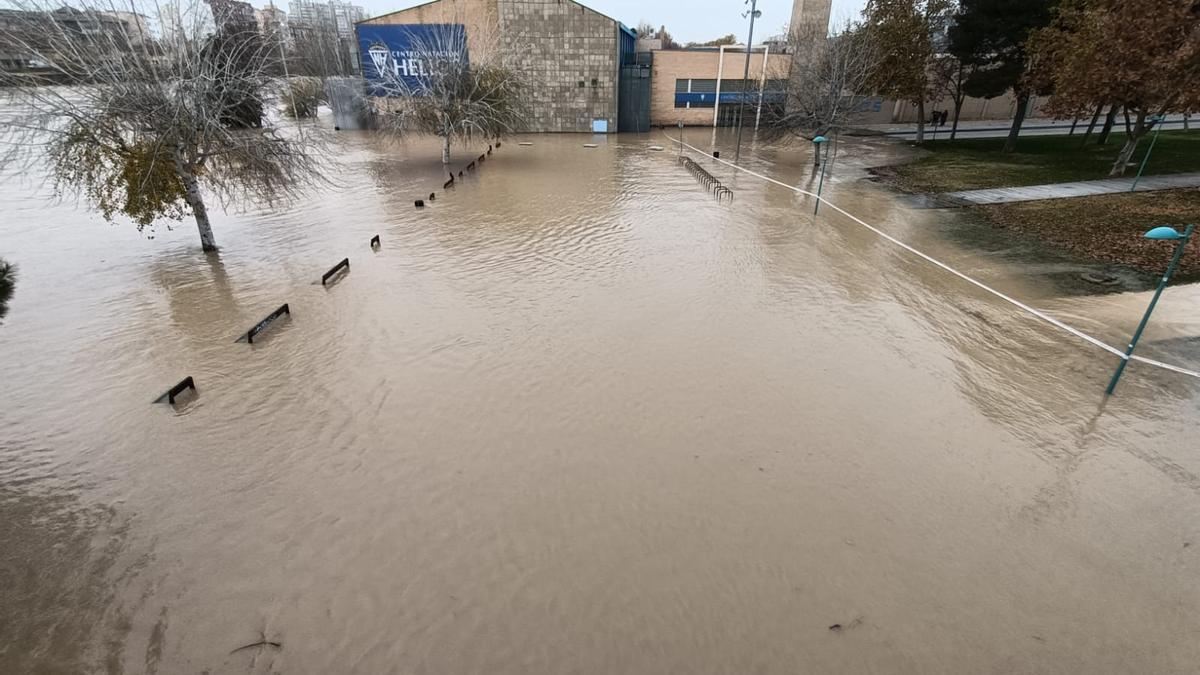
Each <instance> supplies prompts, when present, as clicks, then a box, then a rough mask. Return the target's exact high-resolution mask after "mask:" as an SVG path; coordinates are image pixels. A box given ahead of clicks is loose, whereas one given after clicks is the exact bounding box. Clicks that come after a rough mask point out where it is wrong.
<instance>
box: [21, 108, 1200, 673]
mask: <svg viewBox="0 0 1200 675" xmlns="http://www.w3.org/2000/svg"><path fill="white" fill-rule="evenodd" d="M522 140H528V141H532V142H533V145H532V146H519V145H517V143H516V142H515V140H514V141H511V142H508V143H505V144H504V146H503V148H501V149H500V150H499V151H498V152H497V153H496V154H495V155H493V157H492V158H489V159H488V160H487V161H486V162H485V164H484V165H483V166H482V168H481V169H480V170H479V171H478V172H476V173H475V175H473V176H470V177H469V178H466V179H464V180H463V181H462V182H460V183H459V184H458V185H457V186H456V187H455V188H454V189H453V190H451V191H443V190H442V189H441V183H442V181H443V180H444V174H442V173H441V169H440V166H439V164H438V163H437V161H436V160H437V148H436V146H433V145H428V144H421V143H415V144H410V145H408V146H404V147H396V146H390V145H387V144H383V143H380V142H378V141H377V140H375V139H372V138H370V137H367V136H355V135H349V134H344V135H341V136H339V152H340V156H339V159H338V162H339V168H338V170H337V179H338V181H339V184H338V185H335V186H332V187H330V188H328V189H326V190H323V191H322V192H321V193H320V194H315V195H312V196H311V197H309V198H307V199H305V200H302V201H301V202H299V203H297V204H295V205H293V206H291V207H289V208H286V209H280V210H276V211H272V212H267V211H252V212H249V213H240V214H227V215H219V216H218V217H217V218H216V220H215V227H216V233H217V237H218V242H219V243H220V244H221V245H222V246H223V250H222V252H221V254H220V256H219V257H205V256H204V255H202V254H201V253H200V252H199V250H198V248H199V247H198V238H197V236H196V234H195V232H194V228H193V227H192V226H190V225H188V224H186V223H185V224H183V225H180V226H179V227H177V228H175V229H174V230H170V231H168V230H166V229H165V228H162V227H160V228H159V229H158V231H157V233H156V234H155V236H154V238H153V239H149V238H147V237H146V236H145V235H144V234H139V233H138V232H137V231H136V230H135V229H134V228H133V227H132V226H129V225H119V226H110V225H106V224H103V223H101V222H100V221H99V220H98V218H96V217H95V216H92V215H89V214H87V213H85V212H84V211H82V210H80V209H77V208H76V207H75V206H74V205H73V204H60V205H54V204H50V203H48V202H47V201H46V199H45V192H44V191H42V190H40V189H39V188H38V187H37V182H36V178H37V177H36V176H31V175H26V176H24V177H21V176H16V175H12V174H9V175H5V176H4V177H3V183H2V186H0V213H2V214H3V216H0V221H2V224H0V255H2V256H4V257H6V258H8V259H10V260H12V261H13V262H16V263H17V264H19V265H20V267H21V280H20V283H19V285H18V287H17V292H16V296H15V298H14V300H13V303H12V306H11V311H10V313H9V316H8V317H7V318H6V319H5V320H4V323H3V326H0V672H5V673H10V672H11V673H24V672H98V671H101V672H102V671H106V670H107V671H110V672H159V673H195V672H211V673H267V672H283V673H333V672H360V673H389V672H394V673H431V674H432V673H489V674H490V673H802V672H807V673H818V672H847V673H849V672H854V673H866V672H877V673H882V672H887V673H965V672H971V673H1080V672H1087V673H1130V672H1143V673H1193V672H1195V671H1196V668H1197V667H1198V666H1197V664H1198V663H1200V628H1198V626H1200V583H1198V582H1200V444H1198V442H1197V439H1198V438H1200V385H1198V383H1197V382H1196V381H1194V380H1188V379H1186V378H1184V377H1182V376H1179V375H1175V374H1171V373H1167V372H1162V371H1155V370H1152V369H1150V368H1148V367H1146V366H1143V365H1140V364H1135V365H1133V366H1131V367H1130V369H1129V371H1128V376H1127V378H1126V380H1125V381H1124V382H1123V383H1122V388H1121V390H1120V392H1119V396H1118V397H1117V398H1115V399H1113V400H1112V401H1110V402H1109V403H1108V404H1107V405H1104V404H1103V403H1102V398H1101V395H1100V393H1101V391H1102V390H1103V387H1104V384H1105V382H1106V380H1107V377H1108V375H1109V373H1110V372H1111V369H1112V368H1113V366H1115V363H1114V362H1113V359H1112V358H1110V357H1108V356H1107V355H1105V354H1104V353H1103V352H1100V351H1098V350H1096V349H1094V348H1092V347H1090V346H1088V345H1086V344H1084V343H1082V342H1080V341H1077V340H1075V339H1074V338H1070V337H1069V336H1065V335H1062V334H1059V333H1057V332H1055V331H1054V330H1053V329H1051V328H1049V327H1047V326H1045V325H1044V324H1040V323H1037V322H1035V321H1032V320H1031V319H1030V318H1028V317H1026V316H1022V315H1020V314H1018V313H1016V311H1015V310H1013V309H1012V308H1011V307H1010V306H1009V305H1006V304H1003V303H1001V302H1000V301H998V300H996V299H995V298H993V297H992V296H989V295H986V294H984V293H982V292H981V291H978V290H976V289H973V288H972V287H971V286H968V285H967V284H965V283H963V282H962V281H961V280H958V279H956V278H954V277H952V276H949V275H948V274H946V273H945V272H943V271H941V270H938V269H936V268H934V267H931V266H930V265H928V264H927V263H924V262H921V261H919V260H917V259H915V258H913V257H912V256H910V255H908V254H906V253H903V252H902V251H899V250H898V249H896V248H895V247H894V246H893V245H891V244H889V243H887V242H885V241H883V240H881V239H880V238H878V237H877V236H875V235H874V234H872V233H870V232H868V231H866V230H864V229H862V228H861V227H859V226H858V225H855V224H854V223H852V222H851V221H849V220H847V219H845V218H843V217H841V216H837V215H835V214H833V213H832V212H831V211H829V212H823V213H822V215H821V216H819V217H816V218H814V217H813V215H812V205H811V203H809V202H807V201H806V200H805V199H804V198H803V197H800V196H797V195H795V194H794V193H792V192H790V191H788V190H785V189H782V188H779V187H773V186H769V185H767V184H764V183H763V182H761V181H759V180H757V179H754V178H752V177H749V176H738V175H734V174H733V173H732V172H731V171H730V170H729V169H728V168H727V167H723V166H720V165H717V164H715V163H713V162H711V160H703V159H702V158H699V157H697V159H701V161H702V164H703V165H704V166H706V167H707V168H708V170H709V171H711V172H712V173H713V174H714V175H716V176H717V177H718V178H720V179H721V180H722V181H724V182H725V183H726V184H727V185H729V186H730V187H732V188H733V189H734V191H735V193H736V198H735V199H734V201H733V202H732V203H722V204H718V203H717V202H716V201H715V200H714V199H713V198H712V197H711V196H710V195H708V194H706V193H705V191H704V189H703V188H702V187H701V186H700V185H699V184H697V182H696V181H695V180H694V179H693V177H692V176H691V175H690V174H689V173H688V172H687V171H685V170H684V169H682V168H681V167H680V166H679V165H678V164H677V162H676V158H675V153H676V152H677V149H673V148H671V147H670V144H669V142H667V141H666V139H665V138H664V137H663V136H661V135H652V136H642V137H638V136H631V137H624V136H622V137H606V138H596V139H593V138H590V137H585V136H571V135H564V136H536V137H530V138H528V139H522ZM689 140H690V141H691V142H694V143H698V144H703V145H704V146H705V147H707V146H708V144H709V143H710V142H711V141H712V137H711V135H710V134H707V133H704V132H696V131H691V130H689ZM716 140H717V144H718V147H719V148H721V149H722V150H723V151H724V153H723V154H724V155H725V156H729V155H731V154H732V153H731V152H730V150H731V148H730V146H729V140H730V139H728V138H726V137H720V138H717V139H716ZM592 141H594V142H596V143H597V144H598V147H596V148H585V147H583V144H584V143H586V142H592ZM652 144H662V145H666V146H667V147H668V149H667V151H666V152H654V151H651V150H649V146H650V145H652ZM476 152H477V150H476ZM894 152H896V151H895V150H892V149H890V147H889V146H886V145H883V144H881V143H880V142H877V141H864V142H863V144H862V145H844V146H843V147H842V149H841V150H840V154H839V158H838V163H837V165H836V166H835V169H834V172H833V175H832V176H831V178H830V179H829V180H827V183H826V190H827V192H828V194H829V195H831V196H832V197H833V198H834V199H835V200H837V201H838V202H839V203H840V204H841V205H843V206H844V207H845V208H847V209H848V210H850V211H852V212H854V213H855V214H857V215H859V216H860V217H862V218H864V219H866V220H867V221H869V222H872V223H876V224H878V225H879V226H881V227H883V228H884V229H886V230H887V231H888V232H890V233H892V234H894V235H896V236H898V237H900V238H902V239H904V240H906V241H909V242H912V243H913V244H915V245H917V246H919V247H920V248H922V249H924V250H927V251H929V252H930V253H931V254H933V255H936V256H937V257H939V258H942V259H944V260H946V261H947V262H949V263H951V264H953V265H955V266H957V267H959V268H961V269H963V270H964V271H966V272H968V273H970V274H972V275H974V276H976V277H978V278H980V279H981V280H983V281H985V282H986V283H989V284H992V285H994V286H996V287H998V288H999V289H1001V290H1003V291H1005V292H1007V293H1010V294H1012V295H1014V296H1016V297H1018V298H1020V299H1022V300H1024V301H1026V302H1029V303H1031V304H1033V305H1035V306H1037V307H1039V308H1043V309H1045V310H1047V311H1049V312H1051V313H1052V314H1054V315H1056V316H1058V317H1061V318H1063V319H1065V320H1068V321H1069V322H1071V323H1072V324H1074V325H1077V326H1079V327H1080V328H1082V329H1084V330H1086V331H1088V332H1091V333H1094V334H1096V335H1098V336H1099V337H1101V338H1103V339H1105V340H1107V341H1109V342H1111V343H1115V344H1123V343H1124V341H1125V340H1127V339H1128V335H1129V334H1130V333H1131V332H1132V330H1133V328H1134V326H1135V323H1136V321H1137V319H1138V317H1139V315H1140V312H1141V310H1142V308H1143V307H1144V305H1145V303H1146V301H1147V296H1146V295H1145V294H1142V293H1128V294H1117V295H1107V296H1103V297H1100V296H1097V297H1089V296H1086V295H1079V294H1078V293H1076V292H1072V293H1067V292H1065V291H1064V290H1063V288H1062V285H1061V284H1059V283H1057V281H1056V280H1057V279H1059V278H1062V277H1064V276H1065V277H1074V276H1075V272H1076V271H1077V270H1075V269H1074V268H1072V267H1071V265H1070V264H1069V263H1057V262H1052V263H1047V262H1045V260H1032V259H1029V258H1028V257H1027V256H1026V255H1025V254H1023V253H1020V252H1014V251H1012V250H1006V249H1002V248H997V247H994V246H993V247H978V246H971V245H968V244H965V243H960V242H963V241H964V240H966V239H969V238H970V237H964V236H961V234H962V228H964V227H969V226H968V225H964V224H963V223H960V222H958V221H956V220H955V218H956V217H957V216H955V215H954V214H948V213H942V212H938V211H930V210H911V209H908V208H906V207H904V206H902V205H901V204H900V203H899V202H898V201H897V200H896V199H894V198H893V197H891V196H889V195H888V194H887V193H885V192H883V191H881V190H880V189H878V188H876V187H874V186H872V185H869V184H866V183H863V182H860V181H858V180H857V178H858V177H859V176H860V175H861V173H860V171H859V169H860V168H861V166H863V165H864V164H869V163H874V164H882V163H887V162H889V161H894V160H895V156H894V155H893V153H894ZM747 154H748V155H750V158H749V159H748V160H747V164H749V165H752V166H754V167H756V168H757V169H759V170H761V171H763V172H765V173H767V174H769V175H771V176H773V177H776V178H778V179H780V180H783V181H785V182H788V183H790V184H794V185H799V186H806V185H811V184H812V180H813V179H812V176H811V175H810V172H811V168H810V161H809V158H808V157H807V156H806V155H805V151H803V150H785V149H779V148H769V147H755V148H753V149H751V150H750V151H749V152H748V153H747ZM468 159H469V155H468V153H466V152H465V151H464V152H461V153H459V159H457V160H456V164H458V165H465V164H466V162H467V161H468ZM434 190H436V191H437V193H438V197H437V200H436V201H435V202H433V203H431V204H430V205H429V206H428V207H427V208H425V209H424V210H416V209H414V208H413V200H414V199H415V198H417V197H419V196H427V195H428V193H429V192H431V191H434ZM375 234H379V236H380V237H381V239H382V244H383V245H382V248H381V249H380V250H379V251H378V252H376V253H373V252H371V250H370V249H369V248H368V245H367V242H368V240H369V239H370V237H371V236H373V235H375ZM347 256H348V257H349V258H350V262H351V268H350V273H349V275H347V276H346V277H344V278H343V279H342V280H341V281H340V282H338V283H336V284H335V285H332V286H330V287H328V288H325V287H322V286H321V285H320V283H319V279H320V276H321V274H322V273H323V272H324V271H325V270H326V269H328V268H329V267H331V266H332V265H333V264H335V263H336V262H337V261H338V260H340V259H342V258H343V257H347ZM1164 260H1165V254H1164ZM283 302H288V303H289V304H290V307H291V310H292V315H291V317H290V319H289V318H284V319H282V320H281V321H280V322H278V323H276V325H274V326H273V327H272V328H271V329H270V330H269V331H268V332H266V333H264V334H263V336H262V337H261V338H260V339H259V340H257V341H256V342H255V344H254V345H248V344H245V343H236V342H235V339H236V338H237V337H238V335H239V334H240V333H242V332H244V331H245V330H246V329H248V328H249V327H251V326H252V325H254V324H255V323H256V322H257V321H258V320H259V319H260V318H262V317H263V316H265V315H266V314H268V313H269V312H270V311H271V310H273V309H274V308H276V307H277V306H279V305H280V304H281V303H283ZM1198 302H1200V293H1198V292H1197V290H1196V288H1195V287H1192V288H1175V289H1171V290H1170V291H1169V292H1168V293H1167V295H1166V296H1165V298H1164V300H1163V304H1162V307H1161V310H1160V311H1161V313H1160V314H1158V315H1157V316H1156V318H1155V322H1154V324H1153V325H1152V327H1151V330H1150V331H1149V333H1148V335H1147V342H1146V343H1145V344H1144V353H1145V354H1146V355H1148V356H1155V357H1158V358H1164V359H1169V360H1171V361H1173V362H1179V363H1182V364H1186V365H1190V366H1191V367H1193V368H1195V367H1196V366H1197V365H1200V347H1198V346H1197V342H1196V340H1195V336H1196V335H1197V334H1200V312H1198V311H1197V307H1198V304H1197V303H1198ZM185 375H192V376H194V378H195V380H196V383H197V385H198V387H199V395H198V396H197V397H194V398H189V399H186V400H185V402H183V403H182V404H180V405H178V406H176V407H174V408H173V407H171V406H168V405H166V404H157V405H156V404H152V401H153V400H154V399H155V398H157V397H158V396H159V395H160V394H161V393H162V392H164V391H165V390H166V389H167V388H168V387H169V386H171V385H172V384H174V383H175V382H177V381H178V380H180V379H181V378H182V377H184V376H185ZM835 625H836V626H838V628H837V629H833V630H831V626H835ZM257 643H277V645H278V646H276V645H275V644H257ZM247 645H256V646H250V647H247V648H245V649H239V647H243V646H247Z"/></svg>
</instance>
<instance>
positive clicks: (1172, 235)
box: [1105, 225, 1196, 396]
mask: <svg viewBox="0 0 1200 675" xmlns="http://www.w3.org/2000/svg"><path fill="white" fill-rule="evenodd" d="M1195 230H1196V226H1195V225H1188V226H1187V229H1186V230H1185V231H1184V232H1183V234H1180V233H1179V230H1176V229H1175V228H1173V227H1156V228H1154V229H1153V230H1150V231H1149V232H1147V233H1146V238H1147V239H1157V240H1165V241H1178V242H1179V246H1178V247H1177V248H1176V249H1175V256H1174V257H1173V258H1171V264H1170V265H1168V266H1167V271H1166V273H1165V274H1163V277H1162V280H1161V281H1159V282H1158V289H1157V290H1155V291H1154V297H1153V298H1151V299H1150V306H1149V307H1147V308H1146V314H1145V315H1144V316H1143V317H1142V322H1141V323H1140V324H1138V327H1137V330H1136V331H1134V333H1133V339H1132V340H1130V341H1129V347H1128V348H1127V349H1126V350H1125V358H1123V359H1121V362H1120V363H1119V364H1117V372H1115V373H1113V376H1112V380H1110V381H1109V383H1108V390H1107V391H1105V395H1107V396H1112V394H1113V392H1114V391H1116V390H1117V383H1118V382H1120V381H1121V374H1122V373H1124V372H1125V366H1127V365H1129V357H1130V356H1133V350H1134V349H1135V348H1136V347H1137V343H1138V340H1140V339H1142V332H1143V331H1145V330H1146V324H1148V323H1150V315H1151V314H1153V313H1154V307H1155V305H1157V304H1158V299H1159V298H1160V297H1161V296H1162V292H1163V289H1164V288H1166V287H1167V282H1168V281H1170V280H1171V275H1172V274H1174V273H1175V268H1177V267H1179V261H1180V260H1181V259H1183V251H1184V249H1186V248H1187V244H1188V241H1189V240H1190V239H1191V238H1192V233H1193V232H1194V231H1195Z"/></svg>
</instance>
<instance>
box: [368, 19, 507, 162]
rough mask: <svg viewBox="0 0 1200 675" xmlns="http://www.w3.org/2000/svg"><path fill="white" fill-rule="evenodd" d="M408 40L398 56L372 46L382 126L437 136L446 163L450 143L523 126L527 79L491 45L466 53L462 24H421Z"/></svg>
mask: <svg viewBox="0 0 1200 675" xmlns="http://www.w3.org/2000/svg"><path fill="white" fill-rule="evenodd" d="M493 35H494V33H493ZM409 38H410V39H409V47H408V52H407V53H406V54H402V55H401V58H397V56H396V55H395V54H393V53H392V51H391V49H390V48H389V47H388V46H387V45H371V46H370V53H371V59H372V63H371V64H369V65H367V66H366V67H367V70H368V71H369V72H368V78H369V80H370V84H371V87H372V89H373V91H372V93H373V94H374V95H375V96H376V97H379V98H377V99H376V107H377V110H376V111H375V112H376V119H377V120H378V123H379V125H380V127H381V128H382V129H384V130H387V131H392V132H395V133H401V134H403V133H408V132H417V133H428V134H433V135H435V136H438V137H439V138H441V139H442V162H443V163H449V162H450V148H451V145H452V143H453V142H455V141H457V142H469V141H471V140H473V139H475V138H483V139H494V138H500V137H501V136H503V135H504V134H507V133H512V132H513V131H515V130H517V129H518V128H519V127H520V125H521V122H522V119H523V118H522V112H523V110H522V105H521V101H522V98H521V97H522V92H523V91H524V89H525V84H524V82H523V80H522V78H521V76H520V75H519V74H518V72H517V71H516V70H515V69H514V68H511V67H509V66H508V65H506V64H505V63H504V60H503V57H502V55H501V54H502V52H501V50H500V49H499V48H498V47H497V46H496V45H492V46H491V47H490V48H488V47H486V46H485V47H483V48H477V49H476V50H475V52H474V53H470V54H469V53H468V51H467V34H466V30H465V29H464V28H463V25H462V24H461V23H454V24H436V25H432V26H425V27H423V30H421V31H419V32H418V31H413V32H412V33H410V34H409ZM481 39H486V38H485V37H481ZM372 76H374V77H372Z"/></svg>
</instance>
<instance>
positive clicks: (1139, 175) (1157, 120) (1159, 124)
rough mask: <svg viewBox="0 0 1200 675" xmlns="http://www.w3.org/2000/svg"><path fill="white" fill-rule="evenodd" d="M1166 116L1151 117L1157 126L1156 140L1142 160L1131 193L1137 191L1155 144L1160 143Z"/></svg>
mask: <svg viewBox="0 0 1200 675" xmlns="http://www.w3.org/2000/svg"><path fill="white" fill-rule="evenodd" d="M1166 119H1167V118H1166V116H1165V115H1159V116H1157V117H1151V118H1150V121H1151V122H1154V123H1156V124H1157V126H1155V127H1154V138H1152V139H1150V147H1149V148H1147V149H1146V156H1145V157H1143V158H1142V165H1141V166H1139V167H1138V172H1137V176H1136V177H1135V178H1134V179H1133V187H1131V188H1129V191H1130V192H1133V191H1134V190H1136V189H1137V184H1138V181H1140V180H1141V179H1142V172H1143V171H1145V170H1146V162H1149V161H1150V153H1152V152H1154V144H1155V143H1157V142H1158V132H1160V131H1162V128H1163V125H1162V123H1163V121H1164V120H1166Z"/></svg>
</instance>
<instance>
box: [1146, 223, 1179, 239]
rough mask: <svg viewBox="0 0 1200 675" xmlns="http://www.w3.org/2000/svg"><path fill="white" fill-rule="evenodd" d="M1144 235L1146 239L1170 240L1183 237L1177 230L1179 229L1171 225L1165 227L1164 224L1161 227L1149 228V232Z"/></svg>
mask: <svg viewBox="0 0 1200 675" xmlns="http://www.w3.org/2000/svg"><path fill="white" fill-rule="evenodd" d="M1145 236H1146V238H1147V239H1166V240H1171V239H1183V238H1184V236H1185V235H1183V234H1181V233H1180V232H1179V230H1176V229H1175V228H1173V227H1167V226H1166V225H1164V226H1162V227H1156V228H1154V229H1153V230H1150V231H1149V232H1147V233H1146V235H1145Z"/></svg>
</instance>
